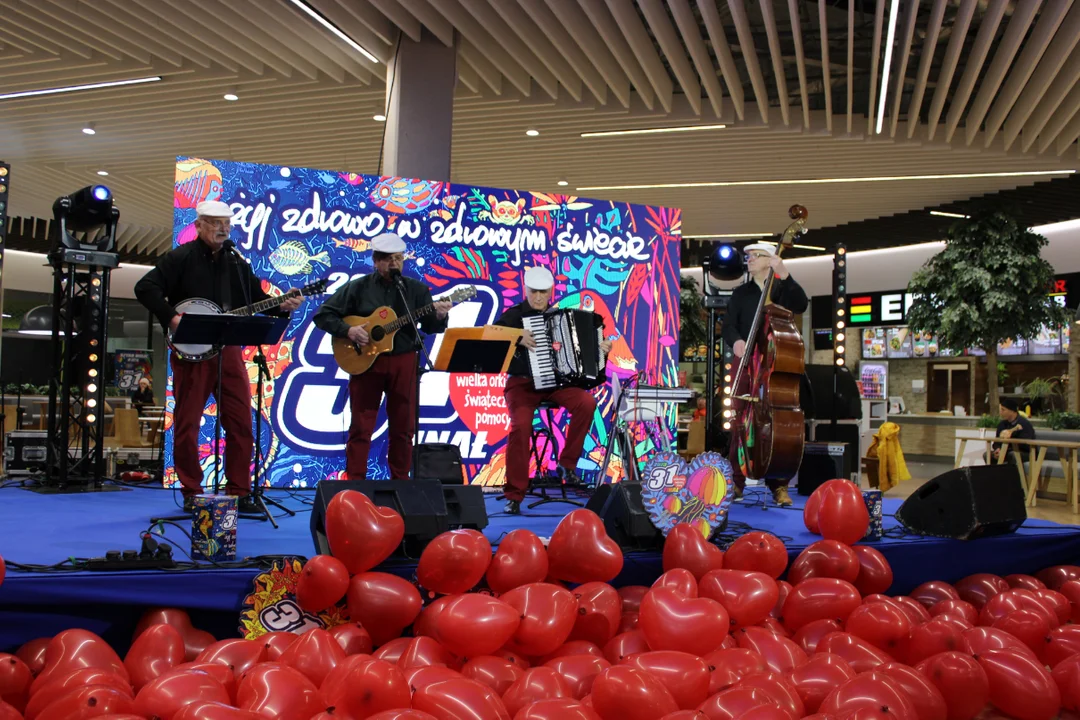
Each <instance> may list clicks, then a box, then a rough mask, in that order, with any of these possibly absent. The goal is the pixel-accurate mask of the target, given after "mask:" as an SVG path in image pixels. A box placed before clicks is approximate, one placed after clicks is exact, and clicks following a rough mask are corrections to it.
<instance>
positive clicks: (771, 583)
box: [698, 570, 780, 630]
mask: <svg viewBox="0 0 1080 720" xmlns="http://www.w3.org/2000/svg"><path fill="white" fill-rule="evenodd" d="M698 593H700V595H701V596H702V597H707V598H710V599H712V600H715V601H716V602H718V603H720V604H721V605H723V606H724V609H725V610H727V612H728V617H729V618H730V619H731V625H732V629H733V630H737V629H739V628H742V627H749V626H750V625H757V624H758V623H760V622H762V621H763V620H764V619H765V618H767V617H769V613H770V612H772V609H773V608H774V607H775V606H776V601H777V599H778V598H779V597H780V588H778V587H777V586H776V581H775V580H773V579H772V578H771V577H769V576H768V575H766V574H765V573H761V572H752V571H746V570H713V571H712V572H710V573H708V574H707V575H705V577H704V578H702V579H701V583H700V584H699V585H698Z"/></svg>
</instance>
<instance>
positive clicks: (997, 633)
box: [963, 627, 1053, 664]
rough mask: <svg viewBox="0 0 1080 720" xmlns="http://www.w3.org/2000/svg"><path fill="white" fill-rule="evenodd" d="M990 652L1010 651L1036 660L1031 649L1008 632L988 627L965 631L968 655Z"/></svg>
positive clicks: (965, 647)
mask: <svg viewBox="0 0 1080 720" xmlns="http://www.w3.org/2000/svg"><path fill="white" fill-rule="evenodd" d="M990 650H1009V651H1012V652H1015V653H1018V654H1020V655H1026V656H1028V657H1029V658H1031V659H1032V660H1034V659H1035V653H1034V652H1032V650H1031V648H1029V647H1028V646H1027V645H1025V644H1024V643H1022V642H1020V640H1019V639H1017V638H1015V637H1013V636H1012V635H1010V634H1009V633H1007V632H1003V631H1001V630H995V629H994V628H988V627H976V628H971V629H970V630H965V631H964V647H963V651H964V652H966V653H967V654H968V655H975V656H978V655H982V654H983V653H985V652H988V651H990ZM1051 664H1053V663H1051Z"/></svg>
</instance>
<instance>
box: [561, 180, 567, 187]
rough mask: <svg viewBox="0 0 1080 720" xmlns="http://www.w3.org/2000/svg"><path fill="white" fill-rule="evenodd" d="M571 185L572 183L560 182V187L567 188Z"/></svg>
mask: <svg viewBox="0 0 1080 720" xmlns="http://www.w3.org/2000/svg"><path fill="white" fill-rule="evenodd" d="M569 184H570V183H568V182H566V181H565V180H560V181H559V187H565V186H566V185H569Z"/></svg>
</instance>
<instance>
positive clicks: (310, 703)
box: [236, 664, 326, 720]
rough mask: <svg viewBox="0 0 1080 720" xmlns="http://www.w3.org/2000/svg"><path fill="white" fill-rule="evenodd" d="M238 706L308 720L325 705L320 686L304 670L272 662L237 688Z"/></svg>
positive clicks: (286, 718) (280, 719) (284, 718)
mask: <svg viewBox="0 0 1080 720" xmlns="http://www.w3.org/2000/svg"><path fill="white" fill-rule="evenodd" d="M236 705H237V707H239V708H241V709H242V710H250V711H252V712H254V713H257V714H259V715H263V716H265V717H272V718H277V719H278V720H307V719H308V718H310V717H311V716H312V715H314V714H315V713H317V712H319V711H321V710H323V709H325V707H326V705H325V704H324V703H323V700H322V697H321V696H320V694H319V689H318V688H317V687H315V684H314V683H313V682H311V681H310V680H308V679H307V678H306V677H305V676H304V675H303V673H301V672H300V671H298V670H294V669H293V668H291V667H285V666H281V665H271V664H267V665H263V666H260V667H257V668H254V669H252V671H251V672H250V673H248V674H247V675H245V676H244V679H243V680H241V681H240V687H239V688H237V690H236Z"/></svg>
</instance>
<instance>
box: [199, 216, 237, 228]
mask: <svg viewBox="0 0 1080 720" xmlns="http://www.w3.org/2000/svg"><path fill="white" fill-rule="evenodd" d="M199 220H201V221H203V222H204V223H206V224H207V225H209V226H210V227H220V228H228V227H232V220H230V219H229V218H211V217H201V218H199Z"/></svg>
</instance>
